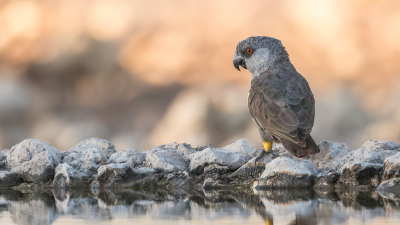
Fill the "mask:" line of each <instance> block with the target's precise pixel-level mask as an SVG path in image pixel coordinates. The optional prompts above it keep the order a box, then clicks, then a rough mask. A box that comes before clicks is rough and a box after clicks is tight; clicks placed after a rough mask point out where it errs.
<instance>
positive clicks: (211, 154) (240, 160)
mask: <svg viewBox="0 0 400 225" xmlns="http://www.w3.org/2000/svg"><path fill="white" fill-rule="evenodd" d="M245 163H246V156H245V155H243V154H236V153H233V152H227V151H225V150H224V149H221V148H219V149H218V148H206V149H205V150H203V151H200V152H196V153H195V154H193V156H192V159H191V161H190V167H189V168H190V171H191V172H192V173H195V174H201V173H203V171H204V167H205V166H208V165H212V164H217V165H220V166H227V167H229V169H231V170H236V169H238V168H239V167H241V166H243V164H245Z"/></svg>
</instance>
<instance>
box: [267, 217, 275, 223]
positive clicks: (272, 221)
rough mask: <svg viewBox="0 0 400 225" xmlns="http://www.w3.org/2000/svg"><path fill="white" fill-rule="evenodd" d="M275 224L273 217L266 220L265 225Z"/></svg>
mask: <svg viewBox="0 0 400 225" xmlns="http://www.w3.org/2000/svg"><path fill="white" fill-rule="evenodd" d="M273 224H274V220H273V219H272V217H267V218H266V219H265V225H273Z"/></svg>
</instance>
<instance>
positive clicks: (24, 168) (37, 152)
mask: <svg viewBox="0 0 400 225" xmlns="http://www.w3.org/2000/svg"><path fill="white" fill-rule="evenodd" d="M60 156H61V152H60V151H59V150H58V149H56V148H54V146H53V145H51V144H50V143H48V142H45V141H40V140H37V139H26V140H24V141H22V142H20V143H19V144H17V145H15V146H13V147H12V148H11V150H10V152H9V154H8V157H7V159H6V161H7V165H8V166H9V167H10V169H11V171H12V172H13V173H15V174H17V175H18V176H19V177H20V178H21V179H22V180H24V181H25V182H29V183H31V182H34V183H43V182H47V181H49V180H51V179H52V178H53V175H54V170H55V168H56V167H57V165H58V164H59V163H60V161H61V160H60Z"/></svg>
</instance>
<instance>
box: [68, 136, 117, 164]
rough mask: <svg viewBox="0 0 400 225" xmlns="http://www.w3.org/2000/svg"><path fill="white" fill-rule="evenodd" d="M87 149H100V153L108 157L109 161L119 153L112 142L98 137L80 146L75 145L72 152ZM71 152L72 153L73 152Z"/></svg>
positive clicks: (86, 140) (87, 140)
mask: <svg viewBox="0 0 400 225" xmlns="http://www.w3.org/2000/svg"><path fill="white" fill-rule="evenodd" d="M75 148H76V149H85V148H98V149H99V150H100V151H103V152H104V153H105V155H106V157H107V159H108V158H109V157H110V156H111V155H112V154H114V153H116V152H117V151H116V150H115V147H114V145H113V143H111V142H110V141H107V140H104V139H100V138H97V137H92V138H88V139H85V140H83V141H81V142H80V143H79V144H77V145H75V147H73V148H72V149H71V150H74V149H75ZM71 150H70V151H71Z"/></svg>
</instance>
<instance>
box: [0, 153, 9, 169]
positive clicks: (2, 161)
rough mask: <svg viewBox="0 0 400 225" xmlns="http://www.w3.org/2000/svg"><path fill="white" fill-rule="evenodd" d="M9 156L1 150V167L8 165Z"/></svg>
mask: <svg viewBox="0 0 400 225" xmlns="http://www.w3.org/2000/svg"><path fill="white" fill-rule="evenodd" d="M6 160H7V156H6V155H4V153H3V151H0V169H5V168H6V167H7V162H6Z"/></svg>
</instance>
